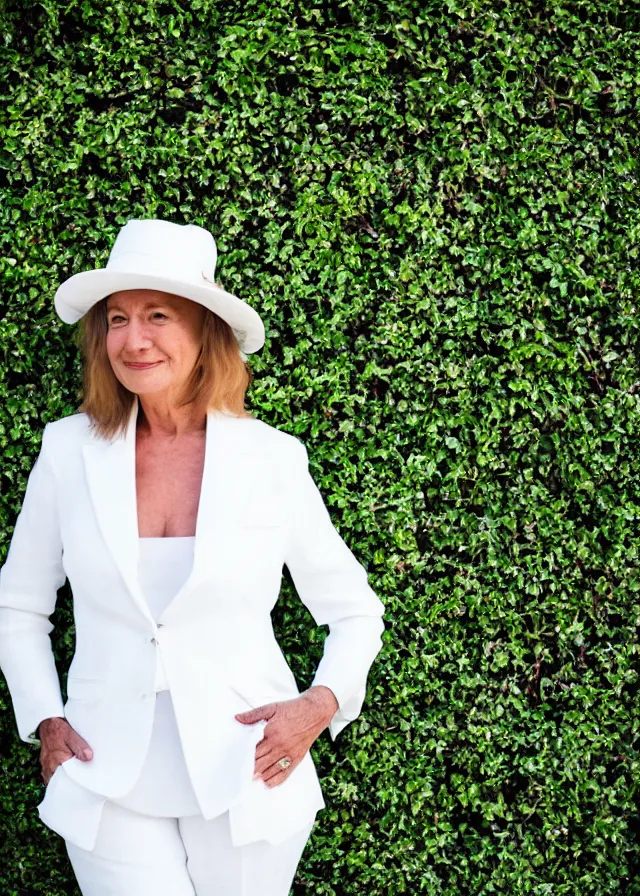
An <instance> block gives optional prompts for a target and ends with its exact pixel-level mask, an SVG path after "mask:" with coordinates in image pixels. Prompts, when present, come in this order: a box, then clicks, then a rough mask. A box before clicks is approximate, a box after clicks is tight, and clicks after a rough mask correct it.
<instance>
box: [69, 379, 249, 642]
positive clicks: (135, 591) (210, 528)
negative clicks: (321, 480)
mask: <svg viewBox="0 0 640 896" xmlns="http://www.w3.org/2000/svg"><path fill="white" fill-rule="evenodd" d="M138 407H139V402H138V397H137V395H136V397H135V400H134V403H133V407H132V408H131V414H130V416H129V420H128V423H127V428H126V432H125V434H124V436H120V437H118V438H116V439H115V440H114V441H112V442H109V441H107V440H102V439H95V440H94V441H92V442H88V443H86V444H85V445H83V448H82V451H83V458H84V465H85V472H86V477H87V483H88V487H89V494H90V497H91V501H92V504H93V508H94V511H95V514H96V518H97V521H98V525H99V527H100V530H101V533H102V535H103V537H104V540H105V542H106V544H107V547H108V548H109V551H110V552H111V555H112V557H113V560H114V562H115V564H116V566H117V567H118V569H119V571H120V573H121V575H122V577H123V579H124V581H125V584H126V586H127V588H128V590H129V591H130V593H131V597H132V598H133V600H134V602H135V604H136V605H137V606H138V608H139V609H140V611H141V612H142V613H143V614H144V615H145V616H146V617H147V618H148V619H149V620H150V621H151V622H152V623H153V624H154V625H155V620H154V619H153V616H152V614H151V612H150V610H149V607H148V605H147V602H146V600H145V597H144V594H143V592H142V589H141V587H140V582H139V576H138V555H139V549H138V548H139V543H138V537H139V536H138V508H137V495H136V475H135V474H136V425H137V418H138ZM257 423H258V421H255V420H254V421H252V420H242V419H238V418H236V417H233V416H231V415H229V414H225V413H223V412H221V411H213V410H209V411H208V412H207V424H206V434H205V457H204V469H203V474H202V486H201V491H200V501H199V505H198V514H197V518H196V532H195V542H194V558H193V567H192V570H191V574H190V575H189V577H188V579H187V580H186V582H185V583H184V585H183V586H182V588H181V589H180V590H179V591H178V593H177V594H176V595H175V596H174V598H173V600H172V602H171V603H170V604H169V606H168V607H167V610H165V613H166V612H167V611H168V610H171V612H173V611H174V605H175V604H176V602H177V599H178V598H180V599H182V597H183V596H184V594H185V593H186V592H188V591H190V590H192V589H193V588H194V587H195V586H196V585H197V584H198V583H199V582H200V581H201V580H202V577H203V575H204V574H205V573H206V568H207V561H210V560H211V545H212V544H214V543H215V541H214V539H215V535H216V531H217V530H218V529H219V528H220V527H222V528H224V526H225V525H226V524H227V523H228V522H229V521H233V520H235V519H238V518H239V517H240V516H241V515H242V514H243V513H244V512H246V505H247V503H248V502H249V501H250V496H251V493H252V490H254V489H255V488H256V487H257V486H258V482H257V477H258V471H259V469H260V464H259V463H252V460H257V459H258V458H257V455H258V445H257V439H256V435H257V432H256V426H257ZM163 615H164V614H163Z"/></svg>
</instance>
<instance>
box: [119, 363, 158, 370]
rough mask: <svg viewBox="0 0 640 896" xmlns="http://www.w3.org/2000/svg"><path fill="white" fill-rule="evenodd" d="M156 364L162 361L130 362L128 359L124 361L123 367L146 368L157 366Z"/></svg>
mask: <svg viewBox="0 0 640 896" xmlns="http://www.w3.org/2000/svg"><path fill="white" fill-rule="evenodd" d="M158 364H162V361H153V362H152V363H151V364H131V363H129V362H128V361H125V362H124V366H125V367H131V368H133V370H147V369H148V368H149V367H157V366H158Z"/></svg>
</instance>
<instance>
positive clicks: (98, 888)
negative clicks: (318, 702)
mask: <svg viewBox="0 0 640 896" xmlns="http://www.w3.org/2000/svg"><path fill="white" fill-rule="evenodd" d="M194 540H195V539H194V538H193V537H185V538H141V539H140V563H139V574H140V583H141V586H142V588H143V592H144V594H145V597H146V598H147V601H148V603H149V607H150V609H151V611H152V612H153V614H154V616H155V617H156V618H159V617H160V615H161V613H162V612H163V610H164V609H165V607H166V606H168V604H169V603H170V602H171V599H172V597H173V595H174V594H176V593H177V592H178V590H179V588H180V586H181V585H182V583H183V582H184V581H185V579H186V578H187V576H188V574H189V571H190V569H191V563H192V560H193V542H194ZM258 724H261V725H262V726H263V727H264V723H258ZM60 774H62V778H61V777H60ZM60 774H59V775H58V776H57V778H56V787H55V789H54V790H52V791H51V793H50V794H48V799H47V801H46V807H45V806H44V805H43V807H42V809H41V817H42V819H43V820H44V821H45V823H48V824H49V825H50V826H51V827H53V829H54V830H55V828H56V827H57V824H56V810H57V809H62V804H63V803H65V802H66V797H68V793H67V794H65V786H64V785H65V779H64V769H63V768H62V769H61V770H60ZM67 787H68V784H67ZM76 796H77V792H76ZM84 796H85V797H86V802H81V803H80V802H77V803H76V806H77V809H76V811H80V812H84V813H85V814H86V817H87V823H88V824H90V823H91V815H92V813H95V812H96V811H99V812H100V822H99V828H98V836H97V839H96V843H95V846H94V848H93V849H92V850H90V851H88V850H85V849H81V848H80V847H79V846H78V845H77V844H74V843H71V842H70V841H69V840H66V841H65V843H66V847H67V853H68V855H69V859H70V861H71V864H72V866H73V870H74V873H75V875H76V878H77V881H78V884H79V886H80V889H81V891H82V894H83V896H146V894H154V896H194V894H195V896H254V894H255V896H258V894H261V896H287V894H288V892H289V890H290V887H291V883H292V880H293V877H294V874H295V870H296V867H297V865H298V862H299V860H300V856H301V854H302V851H303V849H304V847H305V844H306V842H307V839H308V837H309V834H310V831H311V828H312V826H313V823H314V820H315V816H313V817H312V818H310V819H309V822H308V824H307V825H305V826H304V827H303V828H301V830H300V831H299V832H296V834H294V835H293V836H292V837H291V838H289V839H288V840H286V841H285V842H284V843H281V844H278V845H274V844H270V843H267V842H266V841H258V842H255V843H250V844H247V845H245V846H234V845H233V844H232V842H231V839H230V831H229V817H228V812H224V813H223V814H221V815H220V816H218V817H216V818H213V819H209V820H205V819H204V818H203V817H202V815H201V813H200V808H199V806H198V802H197V798H196V795H195V793H194V790H193V787H192V785H191V781H190V780H189V774H188V771H187V767H186V764H185V761H184V756H183V752H182V747H181V743H180V735H179V732H178V726H177V723H176V719H175V715H174V711H173V704H172V701H171V694H170V690H169V689H168V687H167V685H166V680H165V677H164V672H163V669H162V665H161V662H160V663H159V664H158V675H157V678H156V709H155V715H154V725H153V731H152V735H151V743H150V745H149V751H148V753H147V757H146V760H145V764H144V767H143V769H142V773H141V775H140V777H139V779H138V781H137V782H136V784H135V786H134V787H133V789H132V790H131V791H130V792H129V793H128V794H126V795H125V796H124V797H121V798H120V799H117V800H106V801H104V800H103V799H101V798H100V797H98V796H97V795H96V794H92V793H91V792H90V791H86V793H85V795H84ZM92 803H93V806H92Z"/></svg>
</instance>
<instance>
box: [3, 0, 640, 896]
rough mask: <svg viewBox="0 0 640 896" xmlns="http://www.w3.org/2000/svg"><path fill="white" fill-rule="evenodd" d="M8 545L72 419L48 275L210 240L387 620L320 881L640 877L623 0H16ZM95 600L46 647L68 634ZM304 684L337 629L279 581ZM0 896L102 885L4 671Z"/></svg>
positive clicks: (634, 64) (531, 886)
mask: <svg viewBox="0 0 640 896" xmlns="http://www.w3.org/2000/svg"><path fill="white" fill-rule="evenodd" d="M0 21H1V23H2V31H3V34H4V41H3V51H2V57H1V62H0V65H1V71H0V81H1V83H2V85H3V87H2V106H1V113H0V138H1V139H0V146H1V147H2V149H0V169H1V190H2V194H1V198H2V202H1V205H0V216H1V220H2V227H1V229H0V240H1V241H2V246H1V251H0V255H1V259H0V265H1V274H2V280H3V283H4V289H3V296H2V299H1V302H2V315H1V317H0V345H1V346H2V352H3V354H2V357H0V372H1V376H0V454H1V456H2V470H1V476H2V495H3V500H2V505H1V506H0V535H1V536H2V545H3V550H6V547H7V546H8V543H9V538H10V535H11V531H12V527H13V524H14V521H15V515H16V513H17V512H18V510H19V507H20V502H21V499H22V495H23V491H24V486H25V483H26V477H27V475H28V472H29V470H30V467H31V465H32V463H33V460H34V457H35V455H36V453H37V450H38V447H39V442H40V435H41V431H42V428H43V426H44V424H45V423H46V422H48V421H49V420H52V419H56V418H58V417H60V416H64V415H66V414H69V413H72V412H74V411H75V409H76V407H77V405H78V389H79V387H80V367H79V360H78V357H77V352H76V349H75V347H74V343H73V338H72V332H73V331H72V330H71V328H69V327H67V326H65V325H64V324H62V323H60V322H59V321H58V320H57V318H56V316H55V313H54V311H53V304H52V299H53V293H54V291H55V287H56V286H57V284H58V283H59V282H60V281H61V280H62V279H64V278H65V277H67V276H69V275H70V274H72V273H74V272H76V271H80V270H83V269H85V268H88V267H91V266H94V265H101V264H104V263H105V262H106V258H107V255H108V251H109V248H110V246H111V244H112V242H113V239H114V237H115V234H116V232H117V230H118V229H119V228H120V227H121V226H122V224H124V222H125V221H126V220H127V219H128V218H130V217H154V216H158V217H166V218H169V219H170V220H174V221H177V222H180V223H184V222H187V221H192V222H195V223H199V224H202V225H203V226H206V227H208V228H209V229H210V230H211V231H212V232H213V233H214V235H215V236H216V238H217V240H218V244H219V250H220V260H219V275H220V278H221V280H222V282H223V284H224V285H225V287H226V288H228V289H229V290H231V291H232V292H235V293H236V294H238V295H240V296H242V297H243V298H246V299H247V300H248V301H249V302H250V303H252V304H253V305H254V306H255V307H256V308H257V309H258V311H259V312H260V313H261V314H262V315H263V317H264V319H265V321H266V325H267V342H266V346H265V348H264V350H263V351H262V352H261V353H259V354H258V355H256V356H251V364H252V367H253V371H254V375H255V383H254V385H253V386H252V389H251V392H250V406H251V408H252V410H254V412H255V413H257V414H258V416H260V417H261V418H262V419H265V420H267V421H268V422H270V423H272V424H273V425H276V426H278V427H280V428H283V429H285V430H287V431H289V432H292V433H295V434H296V435H298V436H299V437H300V438H302V439H303V440H304V441H305V443H306V445H307V447H308V448H309V453H310V458H311V465H312V472H313V474H314V476H315V478H316V481H317V482H318V484H319V486H320V488H321V490H322V491H323V494H324V495H325V497H326V500H327V503H328V505H329V506H330V509H331V512H332V516H333V518H334V522H335V524H336V526H337V527H338V529H339V531H340V532H341V534H342V535H343V537H344V538H345V540H346V541H347V543H348V544H349V546H350V547H351V548H352V550H353V551H354V553H355V554H356V556H358V558H359V559H360V560H361V561H362V562H363V563H364V565H365V566H366V567H367V569H368V570H369V573H370V581H371V584H372V586H373V587H374V588H375V590H376V591H377V593H378V594H379V595H380V597H381V599H382V600H383V602H384V603H385V606H386V607H387V613H386V623H387V630H386V632H385V636H384V641H385V644H384V649H383V651H382V653H381V654H380V657H379V659H378V660H377V662H376V664H375V665H374V667H373V669H372V672H371V676H370V688H369V696H368V700H367V704H366V708H365V711H364V713H363V714H362V716H361V717H360V718H359V719H358V720H357V721H356V722H354V723H353V724H352V725H350V726H349V727H348V728H347V729H346V730H345V731H344V733H343V734H341V735H340V737H339V738H338V740H337V741H336V743H335V744H333V743H331V742H330V740H329V738H328V737H327V736H323V737H322V738H320V740H319V741H318V742H317V744H316V745H315V747H314V756H315V758H316V761H317V763H318V766H319V769H320V772H321V774H322V777H323V788H324V792H325V796H326V800H327V804H328V808H327V809H326V810H325V812H324V813H321V815H320V816H319V824H318V825H317V827H316V830H315V831H314V834H313V837H312V840H311V842H310V844H309V846H308V848H307V850H306V851H305V855H304V857H303V860H302V862H301V864H300V866H299V871H298V876H297V879H296V885H295V892H296V893H303V892H306V891H309V892H313V893H316V894H326V896H342V894H360V893H368V894H371V896H381V894H401V893H402V894H404V893H407V894H409V893H411V894H412V893H422V894H427V896H458V894H466V893H469V894H483V896H488V894H494V893H496V894H497V893H500V894H512V896H518V894H535V896H574V894H576V893H584V894H589V896H605V894H616V896H617V894H620V893H623V892H624V893H627V894H640V878H638V874H639V872H640V843H639V840H638V837H639V832H640V821H639V818H638V808H637V807H638V774H639V770H640V741H639V727H640V722H639V717H638V630H639V625H640V597H639V592H640V571H639V570H640V564H639V547H638V545H639V538H638V534H639V532H640V524H639V515H640V488H639V483H640V457H639V451H638V448H639V436H640V424H639V420H640V414H639V411H640V382H639V381H640V375H639V374H638V356H639V348H640V327H639V324H638V304H637V295H638V291H639V287H640V276H639V274H638V242H639V237H640V191H639V185H638V165H637V158H638V153H639V152H640V145H639V144H640V141H639V139H638V137H639V135H638V124H637V94H638V87H639V82H640V77H639V74H638V72H639V71H640V67H639V63H640V58H639V57H640V51H639V47H640V43H639V31H640V27H639V18H638V11H637V8H636V5H635V4H629V5H626V4H621V3H620V2H617V0H598V2H596V0H576V2H564V0H561V2H559V3H556V4H553V5H550V6H545V5H544V4H542V3H539V2H535V3H518V2H497V3H486V2H480V0H446V2H445V3H444V4H440V3H435V2H432V0H429V2H410V0H394V2H388V3H373V2H366V0H347V2H342V3H339V4H337V3H336V4H329V3H326V2H320V0H318V2H315V3H311V4H297V3H294V2H287V0H274V2H271V3H266V2H264V0H243V2H242V3H239V2H225V3H217V2H214V0H188V2H187V0H170V2H165V3H159V2H157V0H145V2H144V3H143V2H135V0H131V2H128V3H123V2H122V0H105V2H104V3H100V4H97V3H94V2H92V0H67V2H65V3H61V2H56V0H41V2H39V3H37V4H34V3H30V2H26V0H22V2H15V0H14V2H11V0H5V2H4V4H3V6H2V7H1V8H0ZM71 620H72V617H71V595H70V593H69V591H68V586H66V588H65V589H63V591H62V592H61V600H60V607H59V609H58V610H56V614H55V617H54V620H53V621H54V622H55V623H56V630H55V632H54V643H55V649H56V656H57V659H58V660H59V663H60V670H61V673H62V672H63V671H64V670H65V669H66V665H67V663H68V661H69V659H70V656H71V653H72V650H73V632H72V624H71ZM275 621H276V624H277V629H278V632H279V634H280V639H281V643H282V645H283V649H284V650H285V653H286V655H287V657H288V658H289V659H290V661H291V663H292V666H293V668H294V671H295V672H296V674H297V675H298V677H299V680H300V681H301V682H302V683H303V684H305V685H306V684H308V683H309V681H310V679H311V677H312V674H313V669H314V668H315V664H316V663H317V661H318V659H319V657H320V655H321V651H322V640H323V637H324V634H323V632H322V631H317V630H315V631H314V630H313V629H312V628H310V617H309V616H308V614H307V613H306V611H305V610H304V608H301V606H300V604H299V602H298V601H297V600H296V598H295V595H294V592H293V589H292V587H291V582H290V580H288V579H285V582H284V586H283V594H282V600H281V602H280V603H279V605H278V608H277V611H276V620H275ZM0 709H2V710H4V712H3V714H2V721H1V723H0V724H1V728H2V732H1V734H2V743H3V746H2V748H1V752H0V764H1V770H2V776H1V777H0V805H1V807H2V814H1V819H0V829H1V831H0V868H1V869H2V870H0V891H1V892H2V894H3V896H27V894H46V896H58V894H61V893H69V894H74V896H75V894H77V890H76V887H75V884H74V882H73V876H72V873H71V869H70V867H69V865H68V862H67V859H66V854H65V852H64V848H63V845H62V842H61V841H60V839H59V838H58V837H56V836H55V835H53V834H52V833H51V832H49V831H47V830H46V829H45V828H44V827H43V826H42V825H41V824H40V822H39V820H38V818H37V814H36V811H35V806H36V805H37V803H38V802H39V801H40V799H41V797H42V788H41V786H40V785H39V781H40V777H39V768H38V757H37V751H35V750H33V749H31V748H29V747H27V746H25V745H24V744H21V743H19V742H18V740H17V736H16V734H15V731H14V722H13V716H12V713H11V712H10V704H9V697H8V694H7V691H6V688H5V687H4V685H3V689H2V690H0Z"/></svg>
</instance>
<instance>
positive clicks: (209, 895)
mask: <svg viewBox="0 0 640 896" xmlns="http://www.w3.org/2000/svg"><path fill="white" fill-rule="evenodd" d="M314 823H315V818H314V820H313V821H311V822H309V823H308V824H307V825H306V826H305V827H304V828H301V829H300V830H299V831H297V832H296V833H295V834H294V835H293V836H291V837H289V838H288V839H287V840H285V841H283V842H282V843H279V844H277V845H274V844H271V843H267V842H266V841H265V840H259V841H256V842H255V843H249V844H245V845H242V846H234V844H233V842H232V840H231V834H230V826H229V813H228V812H225V813H223V814H222V815H220V816H218V817H217V818H213V819H209V820H208V821H207V820H205V819H204V818H202V817H201V816H196V817H192V818H180V819H175V818H151V817H149V816H147V815H139V814H137V813H136V812H131V811H130V810H128V809H125V808H124V807H122V806H118V805H116V804H115V803H112V802H108V803H106V804H105V807H104V812H103V815H102V820H101V822H100V829H99V831H98V837H97V840H96V844H95V847H94V849H93V850H91V851H87V850H84V849H81V848H80V847H78V846H77V845H75V844H73V843H70V842H69V841H67V842H66V847H67V853H68V855H69V860H70V862H71V865H72V868H73V871H74V874H75V876H76V879H77V881H78V885H79V887H80V890H81V892H82V896H150V894H153V896H288V894H289V891H290V889H291V885H292V883H293V879H294V876H295V873H296V868H297V866H298V863H299V861H300V858H301V856H302V853H303V851H304V848H305V845H306V843H307V840H308V839H309V835H310V833H311V830H312V828H313V825H314Z"/></svg>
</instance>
